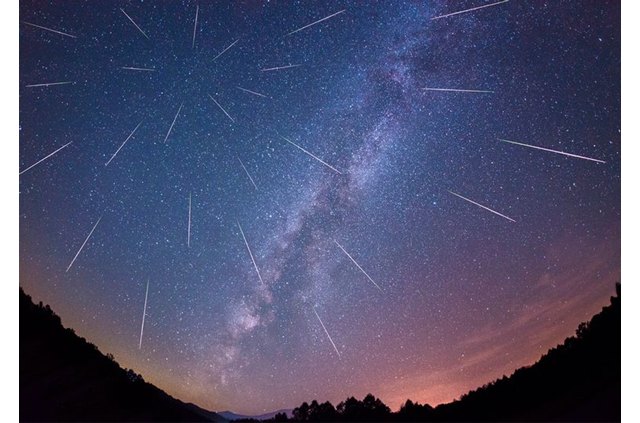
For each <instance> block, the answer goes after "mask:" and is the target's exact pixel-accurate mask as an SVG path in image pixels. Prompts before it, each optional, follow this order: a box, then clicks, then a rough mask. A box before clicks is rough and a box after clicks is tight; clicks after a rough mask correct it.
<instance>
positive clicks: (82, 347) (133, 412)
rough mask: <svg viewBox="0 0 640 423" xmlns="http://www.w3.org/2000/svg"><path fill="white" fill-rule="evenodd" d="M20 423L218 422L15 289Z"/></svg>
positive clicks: (217, 419) (215, 416)
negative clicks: (146, 378)
mask: <svg viewBox="0 0 640 423" xmlns="http://www.w3.org/2000/svg"><path fill="white" fill-rule="evenodd" d="M19 307H20V421H85V422H86V421H220V422H224V421H226V420H225V419H223V418H221V417H220V416H218V415H217V414H215V413H212V412H208V411H206V410H203V409H201V408H199V407H197V406H194V405H192V404H190V405H188V404H185V403H183V402H181V401H179V400H177V399H175V398H173V397H171V396H169V395H168V394H166V393H165V392H163V391H162V390H160V389H158V388H156V387H155V386H153V385H151V384H149V383H147V382H145V381H144V380H143V379H142V377H141V376H140V375H138V374H136V373H135V372H133V371H132V370H127V369H122V368H121V367H120V366H119V365H118V363H116V362H115V361H114V360H113V357H112V356H110V355H107V356H105V355H103V354H102V353H101V352H100V351H98V348H97V347H96V346H95V345H93V344H91V343H89V342H87V341H86V340H85V339H84V338H80V337H78V336H77V335H76V334H75V332H74V331H73V330H72V329H65V328H64V327H63V326H62V324H61V322H60V318H59V317H58V316H57V315H55V314H54V313H53V311H52V310H51V308H50V307H49V306H48V305H47V306H43V305H42V303H40V304H39V305H36V304H34V303H33V302H32V301H31V297H29V296H28V295H26V294H25V293H24V292H23V291H22V288H20V305H19Z"/></svg>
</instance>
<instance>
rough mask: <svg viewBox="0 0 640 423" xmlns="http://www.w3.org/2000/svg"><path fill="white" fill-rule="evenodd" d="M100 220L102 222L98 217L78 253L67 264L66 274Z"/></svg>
mask: <svg viewBox="0 0 640 423" xmlns="http://www.w3.org/2000/svg"><path fill="white" fill-rule="evenodd" d="M100 220H102V216H100V218H99V219H98V221H97V222H96V224H95V225H93V228H91V232H89V235H87V239H85V240H84V242H83V243H82V245H81V246H80V249H79V250H78V252H77V253H76V255H75V257H74V258H73V260H71V263H69V267H67V270H66V271H67V272H68V271H69V269H71V266H73V263H74V262H75V261H76V259H77V258H78V256H79V255H80V252H81V251H82V249H83V248H84V246H85V244H86V243H87V241H89V238H91V234H93V231H95V230H96V227H97V226H98V223H100Z"/></svg>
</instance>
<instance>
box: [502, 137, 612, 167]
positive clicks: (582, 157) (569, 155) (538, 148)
mask: <svg viewBox="0 0 640 423" xmlns="http://www.w3.org/2000/svg"><path fill="white" fill-rule="evenodd" d="M498 141H502V142H508V143H509V144H516V145H521V146H523V147H529V148H535V149H536V150H543V151H549V152H551V153H556V154H562V155H564V156H568V157H575V158H577V159H582V160H590V161H592V162H598V163H606V162H605V161H603V160H598V159H592V158H591V157H585V156H578V155H577V154H572V153H565V152H564V151H558V150H552V149H550V148H545V147H538V146H537V145H530V144H523V143H521V142H516V141H509V140H504V139H502V138H498Z"/></svg>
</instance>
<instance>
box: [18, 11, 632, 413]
mask: <svg viewBox="0 0 640 423" xmlns="http://www.w3.org/2000/svg"><path fill="white" fill-rule="evenodd" d="M489 3H491V2H486V1H482V0H473V1H449V2H442V3H439V2H420V1H414V2H408V1H403V2H394V1H383V2H368V1H367V2H363V1H354V2H349V1H330V2H329V1H325V2H320V1H313V2H311V1H304V2H297V1H296V2H293V1H292V2H284V1H282V2H280V1H279V2H258V1H234V2H222V1H216V2H208V1H199V2H197V1H184V2H183V1H172V2H169V1H157V2H152V1H140V2H133V1H132V2H121V1H99V2H96V1H90V2H89V1H51V2H44V1H40V0H38V1H20V20H21V23H20V81H19V83H20V106H19V107H20V157H19V160H20V170H21V171H23V170H26V169H27V168H28V167H29V166H31V165H32V164H34V163H36V162H37V161H39V160H40V159H42V158H44V157H45V156H47V155H49V154H50V153H52V152H54V151H55V150H57V149H59V148H60V147H62V146H63V145H66V144H68V143H71V144H68V145H67V146H66V147H65V148H63V149H61V150H59V151H58V152H57V153H56V154H54V155H52V156H51V157H49V158H47V159H46V160H44V161H43V162H41V163H39V164H38V165H37V166H35V167H33V168H31V169H29V170H27V171H25V172H24V173H22V174H21V175H20V187H19V188H20V285H21V286H22V287H23V288H24V289H25V291H26V292H27V293H28V294H30V295H32V296H33V297H34V300H36V301H43V302H45V303H49V304H50V305H51V307H52V308H53V309H54V310H55V311H56V312H57V313H58V314H59V315H60V316H61V318H62V321H63V324H64V325H65V326H68V327H72V328H73V329H74V330H76V332H77V333H78V334H79V335H81V336H84V337H86V338H87V339H88V340H89V341H90V342H93V343H95V344H96V345H97V346H98V347H99V348H100V350H101V351H103V352H104V353H112V354H113V355H114V356H115V358H116V360H117V361H118V362H119V363H120V364H121V365H122V366H123V367H128V368H133V369H134V370H135V371H136V372H138V373H141V374H142V376H143V377H144V378H145V380H147V381H149V382H152V383H154V384H156V385H157V386H158V387H160V388H162V389H164V390H166V391H167V392H168V393H169V394H171V395H174V396H176V397H177V398H180V399H182V400H184V401H191V402H195V403H197V404H198V405H200V406H202V407H205V408H208V409H212V410H224V409H231V410H234V411H236V412H240V413H261V412H264V411H271V410H275V409H279V408H285V407H295V406H297V405H299V404H300V403H301V402H302V401H310V400H312V399H314V398H315V399H318V400H321V401H325V400H330V401H332V402H333V403H334V404H337V402H339V401H341V400H344V399H345V398H346V397H347V396H351V395H354V396H356V397H358V398H362V396H364V394H366V393H368V392H372V393H373V394H374V395H376V396H379V397H380V398H381V399H382V400H383V401H384V402H385V403H387V404H388V405H389V406H390V407H391V408H392V409H397V407H398V406H399V405H400V403H401V402H404V400H406V399H407V398H411V399H413V400H414V401H420V402H429V403H431V404H433V405H435V404H437V403H441V402H446V401H450V400H452V399H454V398H457V397H459V396H460V395H461V394H463V393H464V392H466V391H467V390H469V389H472V388H475V387H477V386H479V385H482V384H484V383H486V382H489V381H490V380H492V379H494V378H496V377H500V376H502V375H503V374H505V373H506V374H509V373H510V372H511V371H513V370H514V369H515V368H517V367H519V366H522V365H526V364H531V363H533V362H534V361H535V360H536V359H537V358H539V356H540V355H541V354H542V353H544V352H545V351H546V350H547V349H548V348H549V347H551V346H554V345H555V344H557V343H558V342H560V341H562V340H563V339H564V338H565V337H566V336H568V335H570V334H572V333H573V331H574V330H575V328H576V327H577V325H578V323H579V322H581V321H584V320H587V319H588V318H589V317H590V316H591V315H593V314H594V313H595V312H597V311H598V310H599V309H600V308H601V307H602V306H603V305H605V304H606V303H607V302H608V297H609V296H610V295H611V294H613V292H614V283H615V282H616V281H618V280H619V278H620V5H619V4H618V2H605V1H600V0H598V1H595V0H594V1H571V2H569V1H563V2H559V1H551V2H542V1H531V2H528V1H524V0H522V1H521V0H511V1H509V2H503V3H500V4H496V5H493V6H491V7H486V8H482V9H477V10H475V11H470V12H467V13H462V14H457V15H452V16H447V17H443V18H441V19H432V18H434V17H437V16H440V15H445V14H449V13H452V12H456V11H461V10H464V9H469V8H473V7H477V6H480V5H486V4H489ZM342 10H344V12H342V13H339V14H337V15H335V16H333V17H331V18H330V19H327V20H324V21H322V22H319V23H317V24H316V25H313V26H310V27H308V28H305V29H303V30H301V31H298V32H295V33H293V34H291V35H287V34H289V33H290V32H292V31H294V30H296V29H298V28H301V27H304V26H305V25H308V24H310V23H313V22H315V21H317V20H319V19H321V18H324V17H327V16H330V15H332V14H334V13H337V12H340V11H342ZM123 11H124V12H123ZM196 11H197V13H198V18H197V24H196V25H195V36H194V23H195V17H196ZM125 13H126V14H127V15H128V16H129V17H130V18H131V19H133V21H134V22H135V24H137V25H138V27H139V28H136V26H135V25H134V24H133V23H132V22H131V20H130V19H129V18H128V17H127V16H126V15H125ZM25 22H27V23H25ZM28 23H30V24H35V25H39V26H44V27H46V28H49V29H54V30H56V31H60V32H63V33H64V34H67V35H63V34H58V33H54V32H51V31H47V30H45V29H41V28H37V27H35V26H33V25H29V24H28ZM236 40H237V42H236V43H235V44H233V45H232V46H231V47H230V48H229V49H228V50H226V51H224V53H223V54H221V55H219V54H220V53H221V52H223V50H225V49H226V48H227V47H229V46H230V45H231V44H232V43H234V42H235V41H236ZM289 65H298V66H291V67H289ZM126 67H133V68H144V69H150V70H131V69H123V68H126ZM278 67H287V68H285V69H276V70H264V69H269V68H278ZM53 82H71V83H69V84H60V85H49V86H35V87H33V86H29V85H38V84H47V83H53ZM425 87H429V88H444V89H461V90H478V91H487V92H456V91H433V90H424V88H425ZM243 89H244V90H243ZM245 90H249V91H245ZM250 91H253V93H252V92H250ZM258 94H261V95H258ZM178 112H179V113H178ZM134 129H136V130H135V132H133V131H134ZM132 132H133V135H132V136H131V137H129V135H130V134H131V133H132ZM500 139H505V140H510V141H516V142H519V143H524V144H529V145H533V146H537V147H543V148H548V149H553V150H557V151H562V152H567V153H571V154H575V155H580V156H585V157H588V158H593V159H597V160H600V161H603V162H604V163H601V162H596V161H592V160H585V159H581V158H577V157H569V156H566V155H562V154H556V153H553V152H549V151H544V150H539V149H534V148H529V147H526V146H522V145H517V144H512V143H507V142H503V141H500ZM125 140H126V143H125V144H124V145H123V142H125ZM120 147H122V148H120ZM119 148H120V150H118V149H119ZM302 149H304V150H306V151H307V152H308V153H309V154H307V153H305V151H303V150H302ZM116 151H117V154H116V155H115V156H114V153H116ZM314 156H315V157H314ZM107 162H108V165H107ZM456 194H457V195H456ZM458 195H459V196H458ZM460 196H462V197H464V198H462V197H460ZM465 198H466V199H469V200H471V201H474V202H476V203H478V204H480V205H482V206H485V207H487V208H489V209H491V210H493V211H495V212H497V213H500V214H502V215H503V216H500V215H498V214H495V213H492V212H491V210H488V209H485V208H482V207H480V206H479V205H476V204H473V203H472V202H470V201H466V200H465ZM507 217H508V218H509V219H507ZM98 220H99V223H97V222H98ZM96 223H97V226H96ZM93 228H95V229H93ZM92 229H93V232H92ZM90 233H91V236H90V237H88V239H87V236H88V235H89V234H90ZM243 235H244V238H243ZM85 240H86V244H84V247H83V248H82V249H81V246H83V243H84V242H85ZM245 240H246V241H245ZM80 249H81V250H80ZM79 250H80V252H79V254H78V255H77V257H76V258H75V260H74V256H76V254H77V253H78V251H79ZM72 261H73V264H72V265H71V267H70V268H69V266H70V264H71V263H72ZM254 261H255V265H254ZM356 263H357V264H356ZM68 268H69V270H68V271H67V269H68ZM365 272H366V273H365ZM147 282H148V284H149V285H148V286H149V290H148V298H147V306H146V313H145V323H144V333H143V336H142V344H141V347H139V342H140V333H141V323H142V317H143V311H144V306H145V290H146V287H147ZM323 325H324V327H323ZM334 344H335V345H334Z"/></svg>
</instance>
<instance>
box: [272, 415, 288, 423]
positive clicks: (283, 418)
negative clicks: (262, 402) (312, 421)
mask: <svg viewBox="0 0 640 423" xmlns="http://www.w3.org/2000/svg"><path fill="white" fill-rule="evenodd" d="M273 421H274V423H282V422H287V421H289V417H287V414H286V413H276V415H275V416H273Z"/></svg>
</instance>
